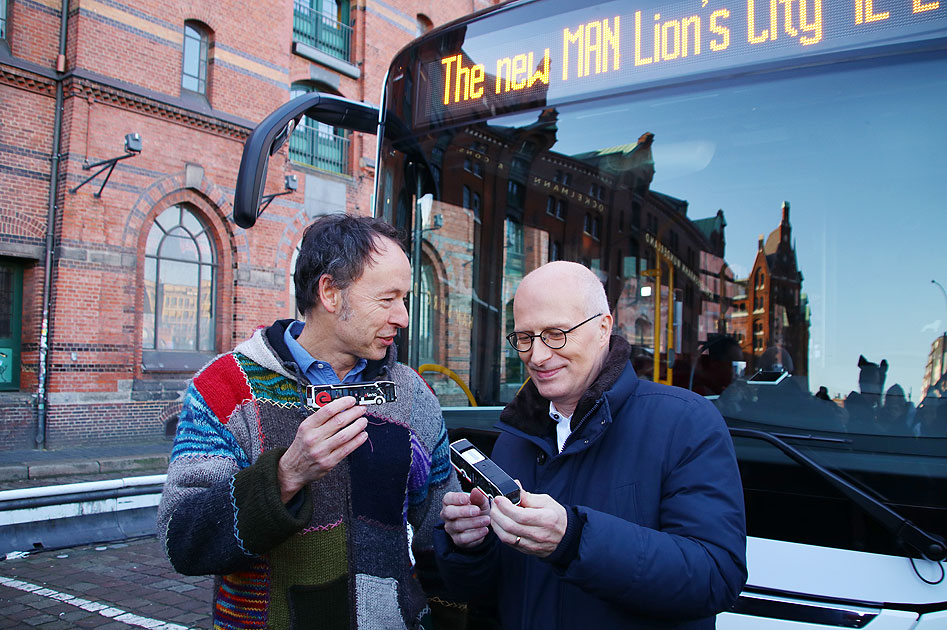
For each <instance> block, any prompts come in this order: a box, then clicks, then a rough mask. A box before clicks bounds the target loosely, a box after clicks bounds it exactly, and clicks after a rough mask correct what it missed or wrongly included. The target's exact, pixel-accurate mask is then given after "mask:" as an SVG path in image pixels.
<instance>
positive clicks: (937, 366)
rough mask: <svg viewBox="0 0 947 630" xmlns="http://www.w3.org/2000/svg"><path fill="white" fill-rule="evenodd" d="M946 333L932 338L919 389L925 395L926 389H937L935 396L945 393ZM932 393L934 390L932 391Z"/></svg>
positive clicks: (946, 367) (946, 379)
mask: <svg viewBox="0 0 947 630" xmlns="http://www.w3.org/2000/svg"><path fill="white" fill-rule="evenodd" d="M945 358H947V333H944V334H943V335H941V336H940V337H938V338H937V339H935V340H934V343H932V344H931V351H930V354H928V355H927V366H926V367H925V368H924V380H923V381H922V383H921V391H922V392H923V393H924V395H927V392H928V390H930V389H932V388H933V389H935V390H937V392H936V395H937V396H943V395H944V394H945V393H947V378H945V377H944V375H945V374H947V361H945ZM932 393H934V392H932Z"/></svg>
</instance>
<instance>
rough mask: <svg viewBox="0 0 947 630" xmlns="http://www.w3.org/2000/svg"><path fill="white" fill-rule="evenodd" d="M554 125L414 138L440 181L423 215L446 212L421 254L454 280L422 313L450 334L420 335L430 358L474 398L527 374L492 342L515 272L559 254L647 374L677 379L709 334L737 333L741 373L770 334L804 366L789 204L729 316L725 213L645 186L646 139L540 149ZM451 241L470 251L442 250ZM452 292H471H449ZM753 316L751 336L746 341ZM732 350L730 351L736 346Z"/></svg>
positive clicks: (649, 173)
mask: <svg viewBox="0 0 947 630" xmlns="http://www.w3.org/2000/svg"><path fill="white" fill-rule="evenodd" d="M558 124H559V114H558V112H557V111H556V110H555V109H553V108H548V109H545V110H542V111H541V112H540V113H539V115H538V116H537V117H536V119H535V120H534V121H533V122H532V123H528V124H525V125H520V126H500V125H488V124H483V123H480V124H476V125H472V126H469V127H464V128H460V129H449V130H444V131H442V132H441V133H439V134H438V135H437V136H428V137H426V138H421V139H420V140H421V144H422V145H424V147H425V150H424V152H425V153H426V154H427V155H428V156H430V167H431V170H432V174H433V177H432V178H433V179H434V180H435V181H436V182H437V183H438V184H439V191H438V195H437V196H438V197H439V200H438V202H437V203H436V204H435V209H434V210H433V212H434V213H440V214H442V215H443V219H444V221H443V229H438V230H437V231H430V232H426V233H425V244H424V249H422V251H423V252H424V258H425V260H431V261H435V262H432V264H433V271H434V276H435V277H433V280H434V281H436V282H438V283H444V284H445V285H446V286H451V287H454V288H453V289H452V291H451V298H450V300H449V304H446V308H444V309H443V310H441V311H440V312H438V313H436V314H433V319H432V325H431V326H432V330H431V333H433V330H434V329H435V328H436V329H439V330H441V331H448V334H447V335H443V334H439V335H431V338H432V339H436V340H438V341H437V343H438V344H440V345H442V346H444V347H442V348H438V349H435V350H434V351H433V354H434V355H436V356H439V357H443V360H444V363H445V365H447V367H450V368H451V369H453V370H454V371H456V372H457V373H459V374H461V375H462V376H463V377H468V376H469V379H470V381H469V382H470V383H471V386H472V389H474V390H478V391H479V395H480V396H481V398H482V399H484V400H505V399H509V397H510V396H511V395H512V394H513V393H515V391H516V389H518V387H519V385H520V384H521V383H522V381H523V379H524V378H525V373H524V372H523V370H522V366H521V365H520V361H519V359H518V356H517V354H516V353H515V351H513V350H512V349H508V348H505V346H501V345H500V344H499V343H498V342H497V341H495V340H502V338H503V335H505V334H506V333H508V332H510V331H511V330H512V325H513V321H512V298H513V293H514V291H515V288H516V286H517V284H518V283H519V280H520V279H521V278H522V276H523V275H524V274H525V273H528V272H529V271H531V270H532V269H535V268H536V267H538V266H539V265H541V264H543V263H545V262H547V261H550V260H560V259H561V260H574V261H578V262H581V263H582V264H584V265H586V266H587V267H589V268H591V269H592V270H593V271H595V272H596V273H597V274H598V275H599V277H600V278H601V279H602V282H603V284H605V288H606V293H607V295H608V296H609V300H610V302H611V304H612V308H613V313H614V315H615V330H616V332H617V333H618V334H621V335H623V336H624V337H625V338H627V339H628V340H629V341H631V342H632V344H633V346H634V348H635V368H636V369H637V370H638V371H639V373H640V374H641V375H642V376H644V377H645V378H657V379H659V380H662V381H664V382H673V383H674V384H676V385H680V386H683V387H688V385H689V384H690V381H691V379H692V378H694V375H693V373H692V370H691V365H692V363H693V362H694V361H696V360H697V358H698V356H699V355H700V354H701V350H703V349H707V351H708V353H709V352H710V350H711V348H709V345H707V344H706V342H707V341H708V340H709V339H710V338H711V336H720V335H722V336H731V337H736V339H737V340H739V342H740V344H741V346H742V347H743V348H742V349H743V350H744V352H745V354H746V355H747V356H746V360H747V362H748V364H749V365H748V366H747V369H750V368H757V367H759V366H758V365H757V364H759V363H760V362H761V358H762V357H763V355H764V354H765V352H766V350H767V345H766V341H767V340H770V339H771V340H772V342H773V344H779V345H780V346H781V347H782V348H785V351H786V355H787V356H786V357H785V358H784V359H782V360H779V361H775V362H773V363H774V365H780V366H783V367H785V368H786V369H787V371H791V372H793V373H794V374H799V375H804V374H806V372H807V369H806V365H807V361H808V359H807V355H806V350H807V345H808V319H807V317H806V316H805V312H806V304H805V298H804V296H803V295H802V294H801V293H800V290H801V281H802V276H801V274H800V273H799V272H798V269H797V267H796V257H795V251H794V249H793V247H792V246H791V243H790V227H789V223H788V221H789V215H788V206H787V207H786V209H785V210H784V217H783V219H784V221H783V223H782V224H781V225H780V227H779V228H778V229H777V230H775V231H774V232H773V234H772V235H770V239H769V241H767V242H766V243H765V244H761V253H760V255H758V256H757V260H756V263H754V267H753V269H754V273H755V272H756V270H759V271H760V275H761V277H762V276H763V275H765V276H766V278H767V280H765V281H762V283H761V284H760V286H759V287H757V286H753V287H750V288H749V291H750V296H751V297H750V298H749V299H750V300H751V301H752V300H756V303H757V305H758V307H759V308H753V309H752V312H744V311H739V312H734V303H735V301H736V302H739V304H740V306H741V307H743V308H744V309H745V307H746V300H747V298H745V297H744V298H741V299H738V298H739V294H744V293H746V291H745V290H744V289H743V285H742V283H741V282H739V281H738V280H736V279H735V277H734V273H733V271H732V269H731V267H730V266H729V265H728V264H727V261H726V260H725V249H726V239H725V236H724V230H725V228H726V220H725V219H724V213H723V210H718V211H717V212H716V214H715V215H713V216H711V217H708V218H702V219H696V220H695V219H691V218H690V217H688V215H687V213H688V208H689V204H688V202H687V201H686V200H683V199H677V198H675V197H672V196H670V195H667V194H664V193H661V192H658V191H655V190H652V189H651V182H652V179H653V177H654V172H655V164H654V158H653V154H652V151H651V146H652V144H653V143H654V141H655V136H654V134H651V133H644V134H642V135H641V136H640V137H639V138H638V139H637V141H634V142H630V143H627V144H622V145H616V146H613V147H607V148H602V149H599V150H595V151H588V152H584V153H580V154H575V155H565V154H562V153H557V152H555V151H553V150H552V148H553V147H554V146H555V144H556V142H557V134H558ZM393 172H395V173H396V172H397V169H393ZM445 182H449V185H445ZM402 205H404V206H405V207H407V205H408V204H407V203H404V204H402V203H401V202H399V203H398V206H399V207H400V206H402ZM393 214H394V216H395V218H396V222H397V223H399V225H402V226H407V225H408V224H409V221H408V219H407V216H406V210H405V212H404V213H403V212H393ZM403 214H404V216H403V218H401V220H400V221H399V220H398V218H399V217H402V215H403ZM458 243H467V244H472V248H471V249H466V250H465V251H464V252H460V251H454V250H455V249H456V246H457V244H458ZM498 244H502V246H498ZM428 247H430V249H428ZM436 261H440V262H436ZM747 285H749V283H747ZM460 287H469V292H467V291H465V292H461V293H458V288H460ZM550 291H555V287H550ZM465 298H466V299H465ZM757 320H759V326H761V327H762V328H760V330H761V331H762V332H761V333H760V334H758V335H756V336H754V335H753V334H752V325H753V322H756V321H757ZM458 322H464V324H463V330H457V332H458V334H461V333H463V334H464V335H465V336H467V337H470V338H471V339H472V342H473V343H474V344H476V347H477V351H476V352H472V353H471V355H470V358H469V359H468V358H467V357H461V355H459V354H458V353H457V352H456V351H455V349H454V348H453V347H451V345H450V344H453V343H456V342H455V341H451V340H452V339H457V338H458V337H456V336H454V335H452V334H450V331H451V330H454V329H456V326H455V323H458ZM746 322H751V323H750V324H749V326H750V328H747V324H746ZM419 334H421V335H422V336H426V335H428V334H429V332H428V331H427V330H424V331H419ZM471 335H472V337H471ZM756 337H760V338H761V341H760V342H757V344H756V345H755V346H754V345H753V341H754V339H755V338H756ZM714 338H716V337H714ZM702 344H704V345H702ZM734 345H735V344H734ZM491 346H492V347H491ZM728 347H729V346H728ZM722 348H724V346H721V347H720V348H712V350H714V352H716V353H717V354H720V353H721V352H723V350H722ZM732 350H733V351H732V352H730V351H729V350H728V352H727V354H728V356H729V354H734V353H736V354H739V350H738V349H736V348H735V347H734V348H733V349H732ZM771 354H772V353H771ZM790 355H791V359H790ZM452 357H457V361H453V359H452ZM488 357H495V359H492V360H485V359H487V358H488ZM737 358H740V357H737ZM731 359H733V357H731ZM454 363H456V365H454ZM790 365H791V366H792V367H791V368H790V367H789V366H790ZM468 369H469V372H468V371H467V370H468ZM655 369H657V374H655ZM727 369H728V371H729V370H730V369H731V368H730V366H729V364H728V365H727ZM702 373H703V372H702V371H701V370H698V372H697V374H698V377H700V376H701V374H702ZM490 392H493V394H492V395H491V394H490Z"/></svg>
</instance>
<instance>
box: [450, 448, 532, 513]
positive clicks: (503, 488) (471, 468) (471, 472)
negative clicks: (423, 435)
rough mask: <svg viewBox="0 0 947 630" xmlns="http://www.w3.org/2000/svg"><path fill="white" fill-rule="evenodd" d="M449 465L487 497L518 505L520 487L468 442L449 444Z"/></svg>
mask: <svg viewBox="0 0 947 630" xmlns="http://www.w3.org/2000/svg"><path fill="white" fill-rule="evenodd" d="M450 463H451V465H452V466H453V467H454V470H456V471H457V474H459V475H460V476H461V477H463V478H464V479H466V480H467V481H468V482H470V483H471V484H473V485H474V486H475V487H477V488H480V490H482V491H483V493H484V494H485V495H487V496H488V497H490V498H496V497H498V496H504V497H506V498H507V499H509V500H510V502H512V503H513V504H514V505H518V504H519V502H520V487H519V486H518V485H517V484H516V482H515V481H513V478H512V477H510V476H509V475H508V474H506V471H504V470H503V469H502V468H500V467H499V466H497V465H496V463H494V461H493V460H492V459H490V458H489V457H487V456H486V455H484V454H483V452H482V451H481V450H480V449H479V448H477V447H476V446H474V445H473V444H471V443H470V440H457V441H456V442H451V445H450Z"/></svg>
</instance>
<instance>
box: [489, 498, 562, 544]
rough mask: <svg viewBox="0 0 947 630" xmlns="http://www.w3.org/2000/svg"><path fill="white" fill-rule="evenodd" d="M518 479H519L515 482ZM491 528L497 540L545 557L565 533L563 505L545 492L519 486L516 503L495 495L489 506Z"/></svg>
mask: <svg viewBox="0 0 947 630" xmlns="http://www.w3.org/2000/svg"><path fill="white" fill-rule="evenodd" d="M517 483H519V482H517ZM490 520H491V521H492V523H493V532H494V533H495V534H496V535H497V537H498V538H499V539H500V541H501V542H503V543H505V544H507V545H509V546H511V547H513V548H515V549H517V550H519V551H521V552H523V553H528V554H530V555H534V556H539V557H540V558H545V557H546V556H548V555H549V554H551V553H552V552H553V551H555V550H556V547H558V546H559V541H561V540H562V537H563V536H564V535H565V533H566V525H568V524H569V517H568V515H567V514H566V509H565V508H564V507H562V506H561V505H559V503H557V502H556V501H555V499H553V498H552V497H551V496H549V495H548V494H530V493H529V492H526V491H525V490H523V489H520V504H519V505H513V503H512V502H511V501H510V500H509V499H507V498H506V497H497V498H496V500H495V501H494V502H493V509H492V510H490Z"/></svg>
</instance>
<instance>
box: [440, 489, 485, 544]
mask: <svg viewBox="0 0 947 630" xmlns="http://www.w3.org/2000/svg"><path fill="white" fill-rule="evenodd" d="M442 503H443V507H441V520H443V521H444V530H445V531H446V532H447V533H448V534H449V535H450V537H451V540H453V541H454V544H455V545H457V546H458V547H467V548H469V547H476V546H477V545H479V544H480V543H481V542H483V539H484V538H486V537H487V533H488V532H489V531H490V499H488V498H487V495H485V494H484V493H483V492H481V491H480V489H479V488H474V489H473V490H472V491H471V492H470V494H469V495H468V494H467V493H466V492H448V493H447V494H445V495H444V499H443V500H442Z"/></svg>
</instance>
